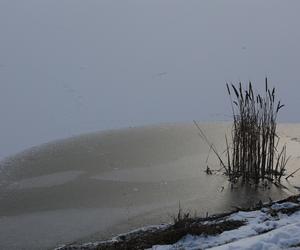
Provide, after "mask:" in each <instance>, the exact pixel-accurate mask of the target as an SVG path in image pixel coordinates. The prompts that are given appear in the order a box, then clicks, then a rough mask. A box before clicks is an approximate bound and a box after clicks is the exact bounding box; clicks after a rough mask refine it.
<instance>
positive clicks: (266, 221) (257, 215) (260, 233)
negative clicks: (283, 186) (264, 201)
mask: <svg viewBox="0 0 300 250" xmlns="http://www.w3.org/2000/svg"><path fill="white" fill-rule="evenodd" d="M299 201H300V199H299V198H298V200H297V201H296V202H288V201H287V202H284V203H274V204H272V205H271V206H266V207H263V208H261V209H260V210H254V211H239V212H236V213H233V214H231V215H230V216H228V217H225V218H224V220H238V221H244V222H245V225H243V226H241V227H239V228H237V229H234V230H229V231H224V232H222V233H221V234H218V235H213V236H207V235H200V236H193V235H186V236H185V237H183V238H182V239H181V240H180V241H178V242H177V243H175V244H172V245H160V246H153V247H152V249H153V250H175V249H189V250H194V249H195V250H196V249H207V248H209V249H288V248H291V249H300V211H299Z"/></svg>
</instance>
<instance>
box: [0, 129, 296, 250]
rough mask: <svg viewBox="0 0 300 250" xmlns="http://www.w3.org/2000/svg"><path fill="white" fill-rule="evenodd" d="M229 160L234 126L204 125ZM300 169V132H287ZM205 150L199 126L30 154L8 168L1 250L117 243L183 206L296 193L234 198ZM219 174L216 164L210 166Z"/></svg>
mask: <svg viewBox="0 0 300 250" xmlns="http://www.w3.org/2000/svg"><path fill="white" fill-rule="evenodd" d="M200 126H201V128H202V129H203V130H204V131H205V132H206V135H207V136H208V137H209V138H210V140H211V141H212V142H213V143H215V145H216V147H217V148H218V149H219V150H220V151H222V150H223V149H224V147H225V145H224V141H225V140H224V139H223V138H224V134H225V133H226V131H228V124H221V123H213V124H209V123H206V124H201V125H200ZM279 132H280V135H281V137H282V142H283V143H287V147H288V152H289V153H290V154H292V159H291V160H290V162H289V168H288V172H289V173H291V172H292V171H293V169H295V168H297V167H298V166H299V163H300V160H299V159H300V154H299V152H300V143H299V142H300V126H299V125H288V124H285V125H284V126H283V125H282V126H280V128H279ZM208 150H209V148H208V146H207V145H206V144H205V143H204V142H203V141H202V140H201V139H200V138H199V136H198V131H197V129H196V128H195V126H193V125H192V124H165V125H160V126H149V127H139V128H131V129H124V130H116V131H108V132H104V133H93V134H87V135H82V136H79V137H74V138H70V139H67V140H62V141H57V142H53V143H50V144H47V145H43V146H41V147H37V148H33V149H30V150H27V151H26V152H24V153H22V154H19V155H16V156H15V157H12V158H10V159H8V160H7V161H6V162H2V164H1V165H0V168H2V171H1V175H0V200H1V206H0V248H2V249H31V250H32V249H49V248H51V247H52V248H53V247H54V246H57V245H58V244H62V243H70V242H73V241H81V240H82V241H89V240H100V239H107V238H110V237H111V236H112V235H115V234H117V233H123V232H127V231H128V230H132V229H135V228H137V227H141V226H145V225H151V224H159V223H163V222H170V221H171V216H172V215H174V214H176V212H177V211H178V206H179V203H180V204H181V207H182V208H183V209H185V210H189V211H190V212H191V213H194V212H197V214H198V215H200V216H205V215H206V213H207V212H208V213H210V214H212V213H216V212H224V211H228V210H232V209H233V207H234V206H249V205H251V204H253V202H258V201H259V200H260V199H261V200H263V201H268V200H269V197H271V198H272V199H273V200H276V199H280V198H284V197H287V196H288V195H290V194H293V193H296V192H297V190H296V189H295V188H294V187H293V186H294V185H296V186H300V174H296V175H295V178H291V179H289V181H290V182H285V181H284V182H283V184H284V185H285V186H287V187H288V189H280V188H277V187H275V186H271V187H270V189H268V188H264V187H262V186H261V187H259V188H257V189H254V188H249V187H247V186H244V187H241V188H239V189H235V188H234V189H231V186H230V184H228V182H227V181H226V178H225V177H224V176H223V175H221V174H219V175H213V176H207V175H206V174H205V172H204V170H205V169H206V166H207V163H206V159H207V155H208ZM208 164H209V166H210V167H211V168H213V169H218V168H220V166H219V164H218V162H217V161H216V159H215V157H213V155H211V157H210V160H209V162H208Z"/></svg>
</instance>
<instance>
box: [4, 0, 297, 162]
mask: <svg viewBox="0 0 300 250" xmlns="http://www.w3.org/2000/svg"><path fill="white" fill-rule="evenodd" d="M299 9H300V2H299V1H296V0H294V1H279V0H278V1H276V0H270V1H258V0H257V1H253V0H251V1H241V0H236V1H228V0H226V1H214V0H211V1H183V0H182V1H178V0H169V1H166V0H149V1H148V0H136V1H126V0H122V1H111V0H107V1H102V0H99V1H96V0H93V1H92V0H90V1H88V0H85V1H83V0H69V1H67V0H53V1H50V0H49V1H42V0H36V1H33V0H26V1H23V0H20V1H14V0H0V117H1V119H0V158H3V157H5V156H8V155H11V154H13V153H16V152H18V151H20V150H24V149H26V148H28V147H30V146H34V145H38V144H40V143H45V142H48V141H51V140H55V139H59V138H65V137H69V136H72V135H77V134H80V133H85V132H90V131H96V130H103V129H113V128H120V127H128V126H138V125H145V124H155V123H162V122H185V121H191V120H193V119H196V120H202V121H208V120H210V121H212V120H228V119H230V117H229V116H230V108H229V101H228V98H227V96H226V89H225V83H226V82H236V81H239V80H241V81H244V82H248V81H249V80H251V81H253V84H254V85H255V86H256V88H257V89H259V88H260V86H261V85H262V84H263V82H264V78H265V77H266V76H268V77H269V80H270V82H271V84H273V85H275V86H276V87H277V89H278V92H279V95H280V96H281V99H282V101H283V102H284V103H285V104H286V108H285V109H284V110H282V114H281V116H280V117H281V120H282V121H284V122H299V121H300V116H299V110H298V107H300V98H299V89H300V87H299V86H300V85H299V84H300V74H299V73H300V72H299V71H300V29H299V24H300V15H299Z"/></svg>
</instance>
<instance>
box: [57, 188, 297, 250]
mask: <svg viewBox="0 0 300 250" xmlns="http://www.w3.org/2000/svg"><path fill="white" fill-rule="evenodd" d="M258 211H262V212H264V213H267V214H270V216H271V217H274V218H275V217H276V216H278V214H279V213H281V214H284V215H288V216H290V215H292V214H294V213H296V212H299V211H300V194H298V195H294V196H290V197H288V198H285V199H282V200H278V201H274V202H273V201H272V202H268V203H264V204H263V203H259V204H256V205H255V206H253V207H250V208H239V209H236V210H233V211H229V212H225V213H221V214H215V215H211V216H207V217H206V218H202V217H186V218H184V217H182V218H181V219H180V220H177V221H176V222H174V223H170V224H161V225H156V226H147V227H143V228H139V229H136V230H133V231H130V232H128V233H124V234H120V235H117V236H115V237H113V238H112V239H111V240H107V241H98V242H97V241H96V242H87V243H83V244H75V243H71V244H68V245H64V246H60V247H57V248H55V250H79V249H84V250H96V249H98V250H99V249H101V250H117V249H132V250H137V249H160V247H161V249H164V245H167V246H171V247H170V249H173V248H172V245H174V244H176V243H177V242H179V241H180V240H181V239H182V238H184V237H187V235H190V236H195V237H196V236H200V237H207V236H218V235H221V234H222V233H224V232H228V231H230V230H239V228H241V227H243V226H246V225H247V221H246V220H245V219H244V220H242V219H241V220H238V219H232V218H234V217H237V216H236V215H237V214H238V213H240V212H246V213H247V212H258ZM299 217H300V213H299ZM275 229H276V227H274V228H273V229H268V230H266V231H265V232H264V231H261V232H258V233H257V234H256V235H262V234H263V233H266V232H270V231H272V230H275ZM251 236H253V235H251ZM248 237H250V236H248ZM241 239H243V238H241ZM235 240H236V239H235ZM235 240H232V241H230V242H226V243H225V244H228V243H232V242H234V241H235ZM299 243H300V239H299ZM179 244H180V243H179ZM218 246H221V245H218ZM199 248H201V245H199ZM174 249H175V248H174ZM184 249H185V248H184ZM201 249H202V248H201ZM203 249H205V248H203Z"/></svg>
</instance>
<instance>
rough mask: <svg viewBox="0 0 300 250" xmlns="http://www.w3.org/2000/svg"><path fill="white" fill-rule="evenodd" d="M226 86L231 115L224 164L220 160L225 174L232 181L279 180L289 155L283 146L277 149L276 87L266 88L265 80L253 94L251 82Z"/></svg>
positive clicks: (279, 106)
mask: <svg viewBox="0 0 300 250" xmlns="http://www.w3.org/2000/svg"><path fill="white" fill-rule="evenodd" d="M226 86H227V91H228V94H229V97H230V101H231V108H232V114H233V127H232V131H231V143H230V145H229V142H228V139H227V137H226V145H227V150H226V154H227V163H223V162H222V164H223V165H224V168H225V170H226V173H227V174H228V176H229V177H230V179H231V180H234V179H237V178H240V177H242V178H243V180H249V179H254V180H256V181H259V179H271V180H277V181H280V179H281V177H282V176H283V175H284V172H285V167H286V164H287V162H288V160H289V158H288V157H287V152H286V146H283V147H282V148H281V149H280V150H279V149H278V143H279V137H278V135H277V133H276V128H277V116H278V113H279V111H280V110H281V109H282V107H283V106H284V105H283V104H281V102H280V101H277V98H276V95H275V94H276V93H275V92H276V91H275V88H269V86H268V81H267V79H265V93H263V94H262V95H261V94H256V93H254V90H253V87H252V84H251V82H249V84H248V86H247V87H245V88H244V87H243V86H242V84H241V83H239V84H238V85H236V86H235V85H233V84H231V85H229V84H226ZM226 165H227V166H226Z"/></svg>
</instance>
